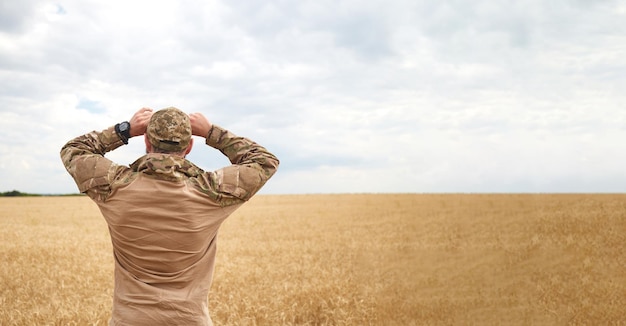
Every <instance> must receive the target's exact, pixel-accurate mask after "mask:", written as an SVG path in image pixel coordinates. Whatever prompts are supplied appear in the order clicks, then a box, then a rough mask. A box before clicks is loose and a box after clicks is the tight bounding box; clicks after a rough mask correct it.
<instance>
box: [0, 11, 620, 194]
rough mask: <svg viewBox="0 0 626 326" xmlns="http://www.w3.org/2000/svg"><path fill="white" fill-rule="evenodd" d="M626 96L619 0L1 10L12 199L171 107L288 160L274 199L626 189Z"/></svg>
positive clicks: (125, 153) (0, 174)
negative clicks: (86, 149)
mask: <svg viewBox="0 0 626 326" xmlns="http://www.w3.org/2000/svg"><path fill="white" fill-rule="evenodd" d="M625 89H626V4H625V3H624V2H623V1H610V0H607V1H602V0H598V1H593V0H571V1H565V0H554V1H544V0H527V1H501V0H471V1H470V0H466V1H462V0H444V1H425V0H386V1H382V0H381V1H379V0H359V1H356V0H355V1H341V0H333V1H330V0H302V1H287V0H264V1H252V0H250V1H226V0H220V1H211V0H182V1H173V0H172V1H165V0H157V1H155V0H150V1H146V0H134V1H126V0H124V1H121V0H111V1H99V0H98V1H96V0H87V1H86V0H59V1H39V0H2V1H0V192H2V191H11V190H19V191H22V192H30V193H44V194H58V193H77V192H78V190H77V188H76V185H75V184H74V183H73V180H72V178H71V177H70V176H69V174H68V173H67V172H66V171H65V169H64V167H63V164H62V163H61V160H60V157H59V151H60V149H61V147H62V146H63V145H64V144H65V143H66V142H67V141H69V140H70V139H72V138H74V137H77V136H80V135H82V134H84V133H87V132H90V131H92V130H103V129H106V128H108V127H109V126H112V125H114V124H115V123H118V122H121V121H124V120H129V119H130V118H131V117H132V115H133V113H135V112H136V111H137V110H139V109H140V108H142V107H150V108H153V109H155V110H158V109H160V108H165V107H169V106H175V107H178V108H180V109H181V110H183V111H185V112H188V113H192V112H201V113H203V114H204V115H205V116H206V117H207V118H208V119H209V120H210V121H211V122H212V123H214V124H216V125H220V126H222V127H224V128H226V129H228V130H230V131H232V132H233V133H235V134H237V135H239V136H244V137H247V138H250V139H252V140H254V141H256V142H258V143H259V144H261V145H263V146H264V147H266V148H267V149H268V150H269V151H271V152H272V153H274V154H275V155H276V156H278V158H279V159H280V161H281V165H280V168H279V170H278V172H277V174H276V175H275V176H274V177H273V178H272V179H271V180H270V181H269V182H268V183H267V184H266V186H265V187H264V188H263V189H262V191H261V193H265V194H313V193H554V192H559V193H560V192H566V193H569V192H575V193H581V192H583V193H592V192H593V193H596V192H625V191H626V168H625V167H624V166H625V163H626V145H624V144H623V143H624V140H626V95H625V94H626V92H624V90H625ZM198 144H200V145H201V146H198ZM144 152H145V148H144V145H143V139H142V138H141V137H136V138H133V139H131V140H130V144H129V145H128V146H124V147H121V148H118V149H117V150H115V151H112V152H110V153H107V154H106V156H107V157H108V158H110V159H112V160H114V161H115V162H117V163H119V164H125V165H128V164H130V163H132V162H133V161H135V160H136V159H137V158H138V157H140V156H141V155H143V154H144ZM188 159H189V160H191V161H192V162H194V163H195V164H197V165H198V166H200V167H201V168H203V169H205V170H207V171H212V170H216V169H219V168H221V167H223V166H225V165H227V164H229V162H228V160H227V159H226V158H225V157H224V156H223V155H222V154H221V153H219V152H218V151H217V150H215V149H213V148H211V147H208V146H206V145H202V141H201V140H200V141H199V140H196V146H195V147H194V150H193V151H192V153H191V154H190V155H189V156H188Z"/></svg>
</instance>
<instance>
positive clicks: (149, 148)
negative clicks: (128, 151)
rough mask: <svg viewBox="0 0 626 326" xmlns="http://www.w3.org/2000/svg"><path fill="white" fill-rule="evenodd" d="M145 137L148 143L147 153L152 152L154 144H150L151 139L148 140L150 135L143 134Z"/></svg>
mask: <svg viewBox="0 0 626 326" xmlns="http://www.w3.org/2000/svg"><path fill="white" fill-rule="evenodd" d="M143 139H144V141H145V143H146V153H151V152H152V144H150V141H149V140H148V135H146V134H144V135H143Z"/></svg>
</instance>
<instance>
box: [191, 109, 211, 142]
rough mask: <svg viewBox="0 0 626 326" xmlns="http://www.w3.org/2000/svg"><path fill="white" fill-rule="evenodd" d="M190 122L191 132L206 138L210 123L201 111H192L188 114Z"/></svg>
mask: <svg viewBox="0 0 626 326" xmlns="http://www.w3.org/2000/svg"><path fill="white" fill-rule="evenodd" d="M189 121H190V122H191V134H192V135H194V136H200V137H204V138H206V136H208V135H209V130H211V127H212V125H211V123H210V122H209V120H208V119H207V118H206V117H205V116H204V115H203V114H202V113H192V114H190V115H189Z"/></svg>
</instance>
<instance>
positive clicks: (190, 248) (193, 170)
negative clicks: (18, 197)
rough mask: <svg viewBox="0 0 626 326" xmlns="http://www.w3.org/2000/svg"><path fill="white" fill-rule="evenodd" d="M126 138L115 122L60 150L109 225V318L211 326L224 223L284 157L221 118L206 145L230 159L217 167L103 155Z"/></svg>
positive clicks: (113, 322) (117, 322) (137, 322)
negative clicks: (122, 161) (126, 162)
mask: <svg viewBox="0 0 626 326" xmlns="http://www.w3.org/2000/svg"><path fill="white" fill-rule="evenodd" d="M122 144H123V143H122V141H121V140H120V139H119V137H118V136H117V134H116V133H115V131H114V130H113V128H109V129H107V130H104V131H102V132H96V131H93V132H91V133H88V134H86V135H83V136H80V137H77V138H75V139H73V140H71V141H70V142H68V143H67V144H65V146H64V147H63V148H62V149H61V158H62V160H63V164H64V165H65V167H66V169H67V171H68V172H69V173H70V174H71V175H72V177H73V178H74V180H75V181H76V184H77V185H78V188H79V190H80V191H81V192H84V193H86V194H87V195H88V196H89V197H91V198H92V199H93V200H94V201H95V202H96V204H97V205H98V207H99V208H100V211H101V212H102V215H103V216H104V218H105V220H106V222H107V224H108V226H109V233H110V235H111V242H112V244H113V254H114V258H115V289H114V298H113V311H112V316H111V320H110V325H151V326H156V325H212V322H211V318H210V316H209V310H208V292H209V288H210V286H211V281H212V277H213V269H214V264H215V254H216V239H217V233H218V230H219V227H220V225H221V224H222V222H224V220H225V219H226V218H227V217H228V216H229V215H230V214H231V213H232V212H233V211H235V210H236V209H237V208H239V207H240V206H241V205H242V204H243V203H244V202H245V201H247V200H248V199H250V198H251V197H252V196H253V195H254V194H255V193H256V192H257V191H258V190H259V189H260V188H261V187H262V186H263V185H264V184H265V182H267V180H268V179H269V178H270V177H271V176H272V175H273V174H274V173H275V172H276V169H277V167H278V164H279V162H278V159H277V158H276V157H275V156H274V155H273V154H271V153H269V152H268V151H267V150H266V149H265V148H263V147H262V146H260V145H258V144H256V143H255V142H253V141H251V140H249V139H246V138H243V137H237V136H235V135H234V134H232V133H231V132H229V131H227V130H225V129H222V128H220V127H218V126H215V125H214V126H213V128H212V129H211V131H210V132H209V135H208V136H207V138H206V144H207V145H209V146H212V147H214V148H216V149H218V150H220V151H221V152H222V153H224V154H225V155H226V156H227V157H228V158H229V160H230V162H231V163H232V165H230V166H227V167H224V168H222V169H219V170H217V171H214V172H205V171H203V170H202V169H200V168H199V167H197V166H195V165H194V164H193V163H191V162H189V161H187V160H186V159H184V158H180V157H176V156H171V155H167V154H148V155H145V156H143V157H141V158H139V159H138V160H137V161H135V162H134V163H133V164H131V165H130V167H126V166H122V165H118V164H115V163H114V162H112V161H110V160H109V159H107V158H105V157H104V154H105V153H106V152H109V151H111V150H114V149H115V148H117V147H119V146H121V145H122Z"/></svg>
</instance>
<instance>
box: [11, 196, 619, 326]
mask: <svg viewBox="0 0 626 326" xmlns="http://www.w3.org/2000/svg"><path fill="white" fill-rule="evenodd" d="M625 249H626V195H617V194H614V195H609V194H607V195H599V194H593V195H583V194H570V195H566V194H562V195H555V194H497V195H492V194H432V195H429V194H363V195H358V194H351V195H347V194H346V195H288V196H278V195H271V196H270V195H265V196H257V197H255V198H253V199H252V200H251V201H250V202H249V203H247V204H246V205H244V206H243V207H242V208H241V209H240V210H238V211H237V212H236V213H235V214H234V215H232V216H231V217H230V218H229V219H228V220H227V221H226V223H225V224H224V225H223V227H222V229H221V232H220V235H219V241H218V256H217V267H216V272H215V279H214V283H213V287H212V289H211V294H210V298H209V307H210V310H211V316H212V318H213V320H214V322H215V323H216V325H502V324H506V325H626V250H625ZM0 259H1V260H2V265H1V267H0V291H1V292H0V307H1V309H0V325H106V324H107V322H108V319H109V314H110V312H109V310H110V309H111V297H112V285H113V279H112V276H113V273H112V270H113V258H112V253H111V245H110V242H109V238H108V231H107V228H106V224H105V223H104V220H103V219H102V217H101V216H100V213H99V211H98V209H97V207H96V206H95V204H93V203H92V202H91V201H90V200H89V199H88V198H86V197H27V198H0Z"/></svg>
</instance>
